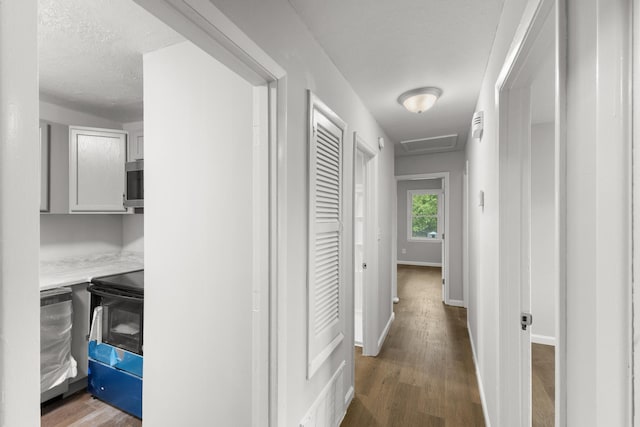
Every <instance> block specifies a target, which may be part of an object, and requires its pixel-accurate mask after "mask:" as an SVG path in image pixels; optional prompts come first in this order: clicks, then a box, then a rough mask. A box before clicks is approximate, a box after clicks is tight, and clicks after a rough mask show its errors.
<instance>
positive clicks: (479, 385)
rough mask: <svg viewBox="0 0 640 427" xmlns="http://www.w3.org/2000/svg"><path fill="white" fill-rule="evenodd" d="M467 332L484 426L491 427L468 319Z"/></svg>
mask: <svg viewBox="0 0 640 427" xmlns="http://www.w3.org/2000/svg"><path fill="white" fill-rule="evenodd" d="M467 331H468V333H469V342H470V343H471V353H472V355H473V364H474V365H475V367H476V380H477V381H478V392H479V393H480V403H481V404H482V413H483V414H484V424H485V426H486V427H491V420H489V411H488V410H487V398H486V396H485V394H484V386H483V384H482V376H481V375H480V367H479V366H478V356H477V355H476V347H475V345H474V344H473V336H472V335H471V328H470V327H469V319H467Z"/></svg>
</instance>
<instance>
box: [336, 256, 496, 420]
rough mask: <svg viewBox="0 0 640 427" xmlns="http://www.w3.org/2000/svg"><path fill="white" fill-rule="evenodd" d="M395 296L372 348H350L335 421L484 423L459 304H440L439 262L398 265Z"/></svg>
mask: <svg viewBox="0 0 640 427" xmlns="http://www.w3.org/2000/svg"><path fill="white" fill-rule="evenodd" d="M398 296H399V297H400V303H398V304H396V305H394V311H395V313H396V319H395V321H394V322H393V325H392V326H391V330H390V331H389V336H388V337H387V340H386V342H385V344H384V346H383V349H382V351H381V352H380V354H379V355H378V356H377V357H362V355H361V352H360V351H358V350H356V393H355V397H354V400H353V403H352V404H351V406H350V407H349V410H348V412H347V415H346V416H345V419H344V421H343V423H342V426H343V427H348V426H358V427H365V426H366V427H373V426H380V427H382V426H384V427H386V426H404V427H412V426H424V427H428V426H437V427H443V426H447V427H473V426H484V417H483V413H482V406H481V404H480V397H479V393H478V385H477V381H476V374H475V367H474V364H473V358H472V353H471V345H470V342H469V335H468V333H467V319H466V310H464V309H462V308H457V307H448V306H445V305H444V304H443V303H442V301H441V272H440V269H439V268H433V267H405V266H401V267H399V268H398Z"/></svg>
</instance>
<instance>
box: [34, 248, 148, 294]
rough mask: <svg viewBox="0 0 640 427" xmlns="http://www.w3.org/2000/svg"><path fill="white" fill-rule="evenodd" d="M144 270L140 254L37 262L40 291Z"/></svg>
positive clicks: (107, 254) (115, 253) (103, 255)
mask: <svg viewBox="0 0 640 427" xmlns="http://www.w3.org/2000/svg"><path fill="white" fill-rule="evenodd" d="M143 268H144V256H143V254H142V253H141V252H111V253H104V254H96V255H86V256H82V257H70V258H62V259H57V260H51V261H41V262H40V290H41V291H44V290H46V289H52V288H58V287H61V286H69V285H77V284H79V283H86V282H90V281H91V279H92V278H93V277H100V276H108V275H111V274H120V273H126V272H129V271H134V270H140V269H143Z"/></svg>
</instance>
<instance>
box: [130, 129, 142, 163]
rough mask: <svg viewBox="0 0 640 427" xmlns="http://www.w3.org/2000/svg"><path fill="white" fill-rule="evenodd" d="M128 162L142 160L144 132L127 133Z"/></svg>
mask: <svg viewBox="0 0 640 427" xmlns="http://www.w3.org/2000/svg"><path fill="white" fill-rule="evenodd" d="M128 145H129V161H130V162H132V161H134V160H141V159H144V132H143V131H142V129H140V130H135V131H130V132H129V141H128Z"/></svg>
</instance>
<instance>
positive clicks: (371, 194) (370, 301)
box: [352, 132, 380, 357]
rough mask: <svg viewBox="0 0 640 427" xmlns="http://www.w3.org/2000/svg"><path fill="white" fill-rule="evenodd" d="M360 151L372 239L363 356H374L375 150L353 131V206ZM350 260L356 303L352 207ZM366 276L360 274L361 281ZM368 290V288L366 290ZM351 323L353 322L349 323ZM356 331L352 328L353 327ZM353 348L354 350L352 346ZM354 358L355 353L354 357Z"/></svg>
mask: <svg viewBox="0 0 640 427" xmlns="http://www.w3.org/2000/svg"><path fill="white" fill-rule="evenodd" d="M358 151H360V152H361V153H362V154H363V155H364V156H365V159H367V160H366V179H367V183H366V184H365V191H366V195H365V200H366V203H367V206H366V208H365V210H366V213H365V216H366V219H367V222H366V229H365V231H364V232H365V233H366V234H367V235H368V236H372V237H371V238H369V239H367V240H365V242H366V248H365V254H366V255H365V259H366V260H367V270H366V275H364V276H365V277H366V282H367V283H368V284H369V286H367V287H364V286H363V289H362V355H363V356H376V355H377V354H378V352H379V351H380V349H379V348H378V344H377V343H378V337H376V336H375V332H376V329H377V328H376V327H375V325H377V324H378V310H377V309H375V308H376V307H377V306H378V292H373V290H377V289H378V262H379V257H378V241H379V237H378V200H377V195H378V156H377V154H378V153H377V151H376V150H375V149H373V148H371V145H370V144H367V142H366V141H365V140H364V139H363V138H362V136H361V135H360V134H358V132H353V163H354V164H353V169H352V170H353V179H352V182H353V186H354V191H353V192H352V193H353V201H352V203H353V206H354V207H355V197H356V196H355V176H356V175H355V174H356V169H355V162H356V158H357V152H358ZM352 220H353V224H354V227H352V228H353V230H352V231H353V235H352V238H353V243H354V244H353V254H352V256H353V262H352V277H353V295H354V302H355V209H353V218H352ZM364 282H365V279H364V277H363V283H364ZM367 290H368V291H367ZM352 323H353V322H352ZM354 334H355V330H354ZM352 351H353V349H352ZM354 357H355V356H354Z"/></svg>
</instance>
